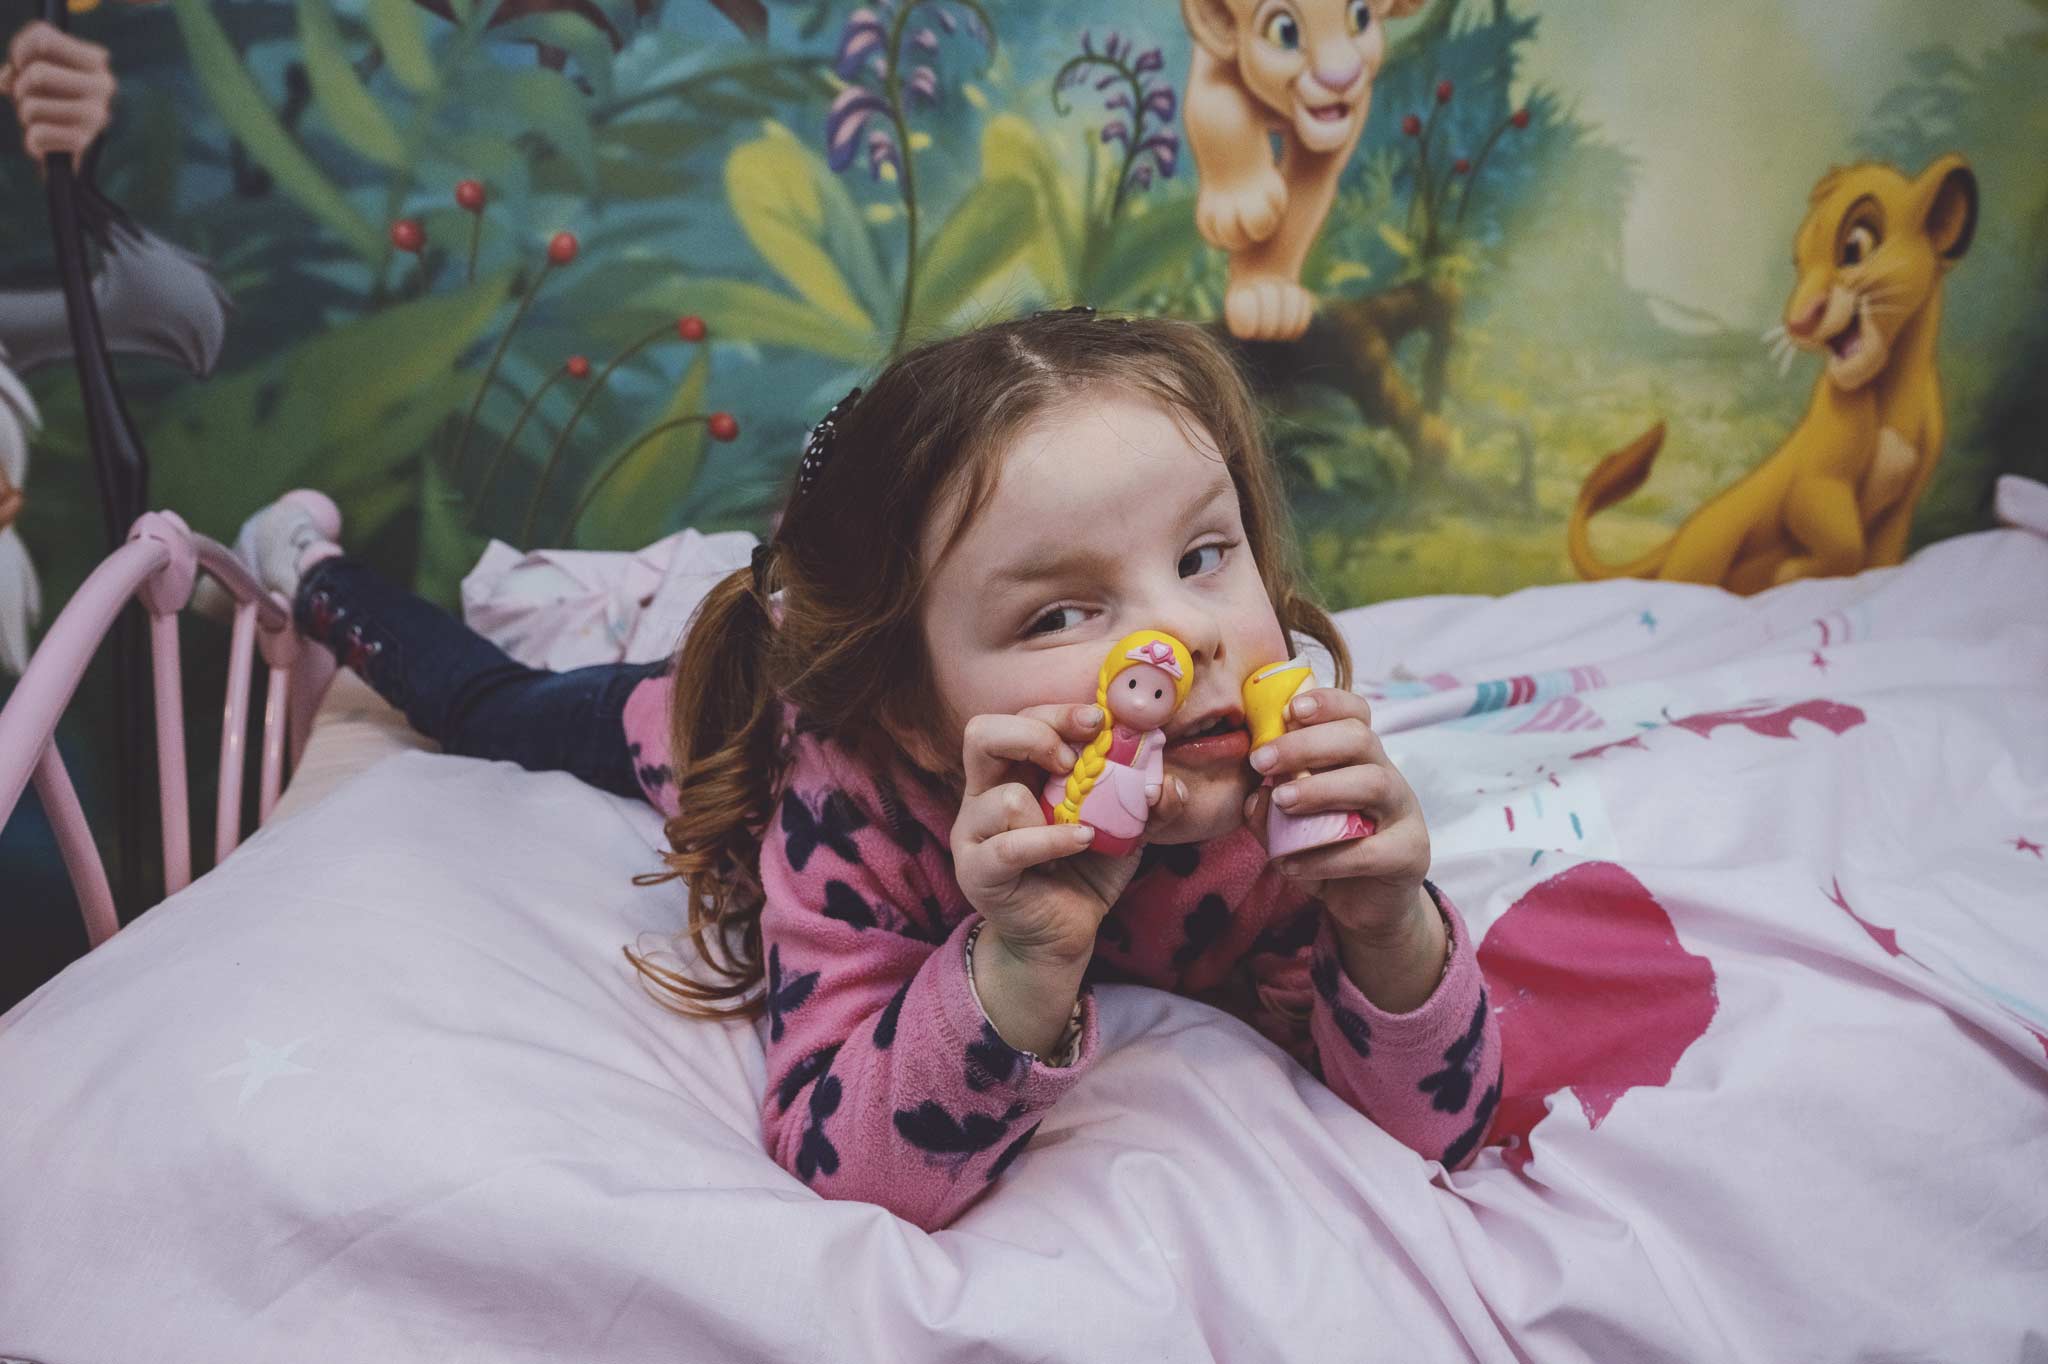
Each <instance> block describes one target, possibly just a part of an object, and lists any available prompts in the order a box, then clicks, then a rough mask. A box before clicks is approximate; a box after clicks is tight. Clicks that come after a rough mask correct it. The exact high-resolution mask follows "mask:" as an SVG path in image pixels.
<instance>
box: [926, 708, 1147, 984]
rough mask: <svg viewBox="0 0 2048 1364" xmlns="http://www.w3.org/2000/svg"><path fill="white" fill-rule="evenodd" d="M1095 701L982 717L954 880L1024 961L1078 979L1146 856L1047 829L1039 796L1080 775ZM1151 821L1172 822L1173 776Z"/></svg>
mask: <svg viewBox="0 0 2048 1364" xmlns="http://www.w3.org/2000/svg"><path fill="white" fill-rule="evenodd" d="M1101 723H1102V719H1101V712H1100V711H1099V710H1097V709H1096V708H1095V707H1094V706H1092V705H1079V706H1074V705H1061V706H1034V707H1032V708H1031V709H1029V710H1026V711H1022V712H1020V713H1018V714H1016V715H977V716H975V717H974V718H973V719H971V720H969V721H968V722H967V728H966V732H965V734H964V736H963V738H962V741H961V766H962V768H963V769H964V772H965V775H966V786H965V790H964V793H963V795H962V797H961V801H960V814H959V817H958V818H956V819H955V820H954V821H953V839H952V843H953V875H954V878H955V880H957V881H958V882H959V885H960V890H961V893H962V894H963V895H964V896H966V898H967V903H968V904H970V905H972V906H973V907H974V908H975V909H976V910H977V911H979V912H980V914H981V916H982V917H983V918H984V919H985V920H987V922H988V926H987V928H985V929H984V930H983V937H984V938H986V937H987V936H988V935H989V934H991V933H993V934H995V935H997V937H999V938H1000V939H1001V941H1002V945H1003V946H1004V947H1006V948H1007V949H1008V950H1009V952H1010V954H1011V955H1012V956H1014V957H1015V958H1017V959H1018V960H1019V961H1022V962H1028V963H1031V964H1034V965H1037V966H1041V967H1044V968H1047V969H1051V970H1068V971H1072V972H1074V973H1075V974H1077V975H1078V973H1079V972H1081V971H1082V970H1083V969H1085V968H1086V966H1087V964H1088V960H1089V958H1090V957H1092V956H1093V955H1094V953H1095V933H1096V930H1097V929H1098V928H1099V927H1100V926H1101V924H1102V918H1103V916H1104V915H1105V914H1107V913H1108V912H1109V908H1110V906H1111V905H1113V904H1115V903H1116V900H1117V897H1118V896H1120V895H1122V894H1123V892H1124V887H1125V886H1126V885H1128V884H1130V880H1131V877H1132V876H1133V875H1134V874H1135V873H1136V872H1137V869H1138V859H1139V855H1140V854H1139V851H1138V850H1136V849H1134V850H1132V851H1131V852H1130V853H1128V854H1126V855H1124V856H1122V857H1108V856H1105V855H1103V854H1101V853H1095V852H1090V851H1088V846H1089V841H1090V835H1092V834H1093V832H1094V831H1093V830H1092V829H1089V828H1088V827H1087V826H1085V825H1081V824H1048V823H1046V821H1045V812H1044V811H1043V810H1041V809H1040V808H1039V804H1038V792H1039V790H1040V789H1041V788H1042V787H1043V786H1044V785H1045V782H1046V779H1047V777H1049V776H1051V777H1064V776H1065V775H1067V773H1068V772H1070V771H1072V770H1073V766H1074V759H1075V755H1076V754H1077V753H1078V752H1079V751H1080V750H1081V749H1082V748H1083V747H1085V746H1086V745H1087V744H1088V742H1089V741H1090V740H1091V739H1093V738H1094V737H1095V735H1096V734H1097V733H1098V732H1099V730H1100V727H1101ZM1161 786H1162V789H1161V790H1160V792H1159V794H1158V795H1157V796H1155V797H1153V799H1152V818H1154V819H1160V818H1171V817H1172V816H1173V815H1174V813H1175V812H1176V811H1177V810H1178V808H1179V805H1180V797H1181V792H1180V790H1179V789H1178V783H1177V781H1176V780H1175V779H1172V778H1168V779H1167V780H1166V781H1164V782H1163V783H1162V784H1161Z"/></svg>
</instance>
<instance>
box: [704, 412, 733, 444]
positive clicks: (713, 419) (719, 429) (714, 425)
mask: <svg viewBox="0 0 2048 1364" xmlns="http://www.w3.org/2000/svg"><path fill="white" fill-rule="evenodd" d="M704 428H705V429H706V430H707V431H709V432H710V433H711V438H712V439H713V440H731V439H733V438H734V437H736V436H738V435H739V433H740V424H739V423H738V422H737V421H734V420H733V415H732V413H730V412H714V413H712V414H711V416H710V418H709V419H708V420H707V421H706V422H705V423H704Z"/></svg>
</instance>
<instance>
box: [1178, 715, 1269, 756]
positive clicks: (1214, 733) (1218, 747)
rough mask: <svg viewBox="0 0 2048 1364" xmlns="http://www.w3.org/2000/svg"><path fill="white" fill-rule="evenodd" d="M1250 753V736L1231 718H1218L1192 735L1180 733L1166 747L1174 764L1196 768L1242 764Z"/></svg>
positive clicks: (1230, 716)
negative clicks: (1227, 763) (1233, 763)
mask: <svg viewBox="0 0 2048 1364" xmlns="http://www.w3.org/2000/svg"><path fill="white" fill-rule="evenodd" d="M1251 751H1252V739H1251V734H1250V733H1249V732H1247V731H1246V729H1245V727H1244V721H1242V720H1240V719H1238V718H1237V717H1236V716H1234V715H1219V716H1217V717H1216V718H1215V719H1214V720H1212V721H1211V722H1209V723H1208V724H1206V725H1204V726H1202V728H1201V729H1199V730H1197V731H1195V732H1194V733H1193V734H1183V735H1182V736H1181V737H1180V738H1178V739H1173V740H1169V741H1168V743H1167V745H1166V752H1167V755H1168V756H1169V757H1171V758H1172V759H1173V760H1174V761H1175V762H1180V763H1186V764H1188V765H1190V766H1198V767H1200V766H1208V765H1210V764H1220V763H1226V762H1237V763H1241V762H1243V761H1244V760H1245V758H1246V757H1247V756H1249V755H1250V753H1251Z"/></svg>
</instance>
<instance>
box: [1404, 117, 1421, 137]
mask: <svg viewBox="0 0 2048 1364" xmlns="http://www.w3.org/2000/svg"><path fill="white" fill-rule="evenodd" d="M1401 131H1402V132H1404V133H1406V134H1408V136H1410V137H1421V136H1422V120H1421V119H1420V118H1418V117H1417V116H1416V115H1414V114H1410V115H1408V117H1406V118H1404V119H1402V120H1401Z"/></svg>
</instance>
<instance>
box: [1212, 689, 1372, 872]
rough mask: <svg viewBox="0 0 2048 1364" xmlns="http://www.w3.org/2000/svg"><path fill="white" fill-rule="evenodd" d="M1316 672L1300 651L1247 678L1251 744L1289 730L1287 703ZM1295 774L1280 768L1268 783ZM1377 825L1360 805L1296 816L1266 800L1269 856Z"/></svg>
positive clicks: (1268, 740) (1289, 778)
mask: <svg viewBox="0 0 2048 1364" xmlns="http://www.w3.org/2000/svg"><path fill="white" fill-rule="evenodd" d="M1314 683H1315V676H1314V674H1313V673H1311V672H1310V671H1309V666H1308V659H1307V658H1305V657H1303V656H1302V655H1300V654H1296V655H1295V656H1294V657H1293V658H1290V659H1288V660H1287V661H1286V662H1284V663H1269V664H1267V665H1266V666H1265V667H1263V668H1260V669H1258V670H1257V671H1256V672H1254V673H1253V674H1252V675H1251V676H1250V677H1247V678H1246V679H1245V680H1244V722H1245V727H1246V728H1247V729H1249V730H1250V731H1251V739H1252V743H1251V746H1252V748H1253V749H1257V748H1259V747H1260V746H1262V745H1264V744H1270V743H1272V742H1273V741H1274V740H1275V739H1277V738H1279V737H1280V736H1281V735H1282V734H1285V733H1286V732H1287V703H1288V702H1289V701H1292V700H1293V699H1294V694H1295V693H1296V692H1298V691H1300V690H1301V689H1302V688H1303V687H1307V686H1312V685H1314ZM1301 775H1305V774H1302V773H1295V774H1293V775H1292V776H1290V775H1289V774H1287V773H1283V772H1275V773H1273V774H1272V775H1271V776H1269V777H1267V778H1266V785H1268V786H1272V785H1273V784H1274V783H1275V782H1281V781H1292V780H1294V777H1295V776H1301ZM1375 829H1376V826H1375V825H1374V824H1373V822H1372V821H1371V820H1369V819H1367V818H1366V817H1365V816H1363V815H1361V814H1359V813H1358V811H1356V810H1325V811H1323V812H1322V813H1320V814H1313V815H1291V814H1289V813H1287V811H1285V810H1283V809H1281V808H1280V807H1279V806H1277V805H1274V804H1272V803H1271V802H1270V801H1269V802H1267V805H1266V855H1267V856H1269V857H1282V856H1285V855H1286V854H1288V853H1295V852H1304V851H1306V850H1307V849H1309V848H1320V847H1323V846H1324V845H1326V844H1330V843H1343V842H1347V841H1349V840H1350V839H1354V838H1363V837H1365V836H1366V835H1367V834H1370V833H1373V832H1375Z"/></svg>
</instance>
